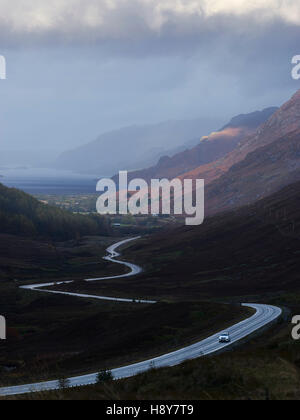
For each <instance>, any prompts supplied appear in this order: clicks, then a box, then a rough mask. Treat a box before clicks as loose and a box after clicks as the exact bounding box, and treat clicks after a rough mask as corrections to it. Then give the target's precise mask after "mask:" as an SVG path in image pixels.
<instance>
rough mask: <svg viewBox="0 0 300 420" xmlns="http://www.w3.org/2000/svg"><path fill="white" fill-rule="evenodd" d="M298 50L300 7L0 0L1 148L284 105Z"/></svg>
mask: <svg viewBox="0 0 300 420" xmlns="http://www.w3.org/2000/svg"><path fill="white" fill-rule="evenodd" d="M299 39H300V2H299V0H256V1H255V0H251V1H250V0H249V1H248V0H0V55H4V56H5V57H6V60H7V76H8V79H7V80H6V81H2V80H1V81H0V98H1V101H0V147H1V148H2V149H17V148H18V149H28V148H40V149H42V148H45V149H56V150H65V149H68V148H72V147H73V146H77V145H80V144H83V143H86V142H88V141H90V140H93V139H94V138H95V137H96V136H98V135H99V134H100V133H102V132H104V131H107V130H111V129H114V128H119V127H121V126H125V125H132V124H144V123H155V122H159V121H164V120H168V119H192V118H197V117H211V116H212V115H213V116H215V117H216V120H218V121H220V120H223V121H224V123H225V122H226V121H227V120H228V119H229V118H231V117H232V116H234V115H236V114H239V113H244V112H250V111H254V110H256V109H261V108H264V107H267V106H273V105H280V104H281V103H283V102H284V101H285V100H287V99H288V98H289V96H290V95H291V94H292V93H293V92H295V91H296V90H297V89H300V81H298V82H297V81H294V80H292V78H291V68H292V65H291V59H292V57H293V56H294V55H296V54H300V44H299ZM216 128H218V127H216ZM199 134H201V135H202V134H205V133H199ZM207 134H208V133H207Z"/></svg>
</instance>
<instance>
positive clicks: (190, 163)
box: [129, 107, 278, 180]
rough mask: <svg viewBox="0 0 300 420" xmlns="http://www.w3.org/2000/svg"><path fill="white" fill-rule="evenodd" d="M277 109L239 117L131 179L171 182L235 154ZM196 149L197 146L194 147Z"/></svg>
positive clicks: (136, 172) (165, 157)
mask: <svg viewBox="0 0 300 420" xmlns="http://www.w3.org/2000/svg"><path fill="white" fill-rule="evenodd" d="M277 110H278V108H275V107H272V108H266V109H264V110H263V111H256V112H252V113H250V114H242V115H238V116H236V117H234V118H232V120H231V121H230V122H229V123H228V124H227V125H225V126H224V127H223V128H221V129H220V130H219V131H217V132H213V133H211V134H210V135H209V136H205V137H202V138H201V139H200V138H198V140H196V141H194V143H191V144H190V146H191V147H190V148H187V147H183V149H184V150H179V151H178V153H174V155H171V154H169V155H168V156H163V157H161V158H160V160H159V161H158V163H157V164H156V165H154V166H151V167H149V168H147V169H144V170H140V171H134V172H132V173H130V175H129V177H130V179H133V178H143V179H146V180H150V179H153V178H168V179H172V178H175V177H177V176H180V175H182V174H183V173H186V172H188V171H191V170H193V169H195V168H197V167H199V166H201V165H205V164H207V163H210V162H213V161H215V160H217V159H220V158H221V157H223V156H225V155H226V154H227V153H229V152H231V151H233V150H234V149H235V148H236V147H237V146H238V144H239V142H240V141H241V140H242V139H243V138H245V137H247V136H249V135H251V134H254V133H255V131H256V130H257V128H258V127H259V126H260V125H261V124H262V123H264V122H266V121H267V120H268V119H269V118H270V116H271V115H273V114H274V112H276V111H277ZM193 146H194V147H193Z"/></svg>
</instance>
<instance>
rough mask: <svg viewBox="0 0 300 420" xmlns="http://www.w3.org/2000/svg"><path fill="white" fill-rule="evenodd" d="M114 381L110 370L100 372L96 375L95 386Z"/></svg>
mask: <svg viewBox="0 0 300 420" xmlns="http://www.w3.org/2000/svg"><path fill="white" fill-rule="evenodd" d="M113 379H114V377H113V374H112V372H111V371H110V370H107V369H104V370H101V371H100V372H99V373H98V375H97V384H103V383H104V382H110V381H112V380H113Z"/></svg>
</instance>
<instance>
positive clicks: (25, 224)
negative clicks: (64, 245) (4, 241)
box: [0, 184, 110, 240]
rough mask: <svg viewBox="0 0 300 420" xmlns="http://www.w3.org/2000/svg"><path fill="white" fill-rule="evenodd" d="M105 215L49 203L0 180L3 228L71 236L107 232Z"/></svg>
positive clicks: (10, 231) (0, 222) (53, 236)
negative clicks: (67, 209)
mask: <svg viewBox="0 0 300 420" xmlns="http://www.w3.org/2000/svg"><path fill="white" fill-rule="evenodd" d="M109 231H110V228H109V224H108V221H107V219H106V218H105V217H101V216H98V215H95V216H83V215H75V214H72V213H69V212H67V211H64V210H61V209H58V208H55V207H51V206H47V205H45V204H43V203H41V202H39V201H38V200H36V199H35V198H33V197H31V196H30V195H28V194H26V193H24V192H22V191H19V190H16V189H12V188H7V187H5V186H4V185H2V184H0V232H1V233H2V234H3V233H6V234H12V235H20V236H25V237H31V238H35V237H44V238H51V239H53V240H67V239H73V238H78V237H81V236H87V235H106V234H108V233H109Z"/></svg>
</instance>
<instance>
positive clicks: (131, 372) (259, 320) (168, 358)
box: [0, 237, 282, 396]
mask: <svg viewBox="0 0 300 420" xmlns="http://www.w3.org/2000/svg"><path fill="white" fill-rule="evenodd" d="M139 238H140V237H137V238H131V239H126V240H124V241H121V242H118V243H117V244H114V245H112V246H110V247H109V248H108V249H107V252H108V256H106V257H104V259H105V260H107V261H111V262H114V263H117V264H121V265H124V266H126V267H128V268H129V269H130V272H129V273H126V274H123V275H119V276H112V277H101V278H95V279H86V280H85V281H87V282H92V281H101V280H109V279H119V278H127V277H131V276H134V275H137V274H139V273H141V272H142V269H141V268H140V267H138V266H137V265H134V264H131V263H128V262H123V261H119V260H116V258H117V257H119V256H120V253H118V252H117V251H116V250H117V249H118V248H119V247H121V246H122V245H125V244H128V243H129V242H132V241H135V240H137V239H139ZM70 283H72V282H60V283H47V284H45V283H44V284H35V285H27V286H21V288H22V289H26V290H33V291H39V292H43V293H45V292H46V293H55V294H63V295H67V296H75V297H80V298H88V299H99V300H110V301H117V302H134V303H146V304H155V303H156V302H155V301H150V300H139V301H137V300H135V299H123V298H113V297H106V296H94V295H86V294H78V293H69V292H57V291H54V290H45V289H43V288H44V287H52V286H56V285H59V284H70ZM243 306H245V307H248V308H252V309H254V310H255V314H254V315H253V316H251V317H250V318H248V319H246V320H244V321H242V322H240V323H238V324H236V325H234V326H233V327H231V328H228V329H227V330H226V332H229V334H230V336H231V343H228V344H224V343H219V336H220V335H221V334H222V333H224V332H225V331H220V332H219V333H218V334H215V335H213V336H211V337H209V338H207V339H205V340H202V341H199V342H198V343H195V344H193V345H191V346H187V347H184V348H182V349H180V350H177V351H174V352H171V353H168V354H164V355H163V356H159V357H155V358H153V359H150V360H146V361H144V362H140V363H135V364H132V365H129V366H124V367H121V368H117V369H113V370H112V374H113V377H114V379H124V378H129V377H132V376H135V375H138V374H140V373H142V372H145V371H147V370H149V369H151V368H153V367H155V368H162V367H171V366H176V365H179V364H180V363H183V362H184V361H186V360H191V359H196V358H199V357H202V356H205V355H210V354H213V353H217V352H219V351H222V350H224V349H226V348H228V347H230V346H232V345H233V344H234V343H237V342H239V341H241V340H243V339H245V338H246V337H248V336H249V335H251V334H253V333H254V332H256V331H258V330H260V329H262V328H264V327H266V326H268V325H270V324H272V323H273V322H275V321H276V320H277V319H278V318H279V317H280V316H281V314H282V310H281V309H280V308H277V307H274V306H270V305H261V304H250V303H249V304H248V303H247V304H243ZM97 375H98V373H94V374H89V375H83V376H78V377H73V378H70V379H69V380H68V386H69V387H78V386H85V385H92V384H95V383H96V381H97ZM57 389H59V382H58V381H48V382H40V383H34V384H27V385H20V386H11V387H6V388H0V396H10V395H21V394H28V393H32V392H42V391H50V390H57Z"/></svg>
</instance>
